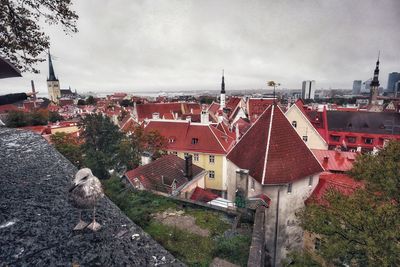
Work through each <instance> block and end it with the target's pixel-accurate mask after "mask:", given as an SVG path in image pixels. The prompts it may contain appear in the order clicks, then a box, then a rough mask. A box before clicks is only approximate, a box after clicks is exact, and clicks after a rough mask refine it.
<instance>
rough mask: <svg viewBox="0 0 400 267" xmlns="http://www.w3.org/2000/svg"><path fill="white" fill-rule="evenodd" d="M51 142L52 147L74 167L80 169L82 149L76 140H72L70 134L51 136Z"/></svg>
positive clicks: (61, 133)
mask: <svg viewBox="0 0 400 267" xmlns="http://www.w3.org/2000/svg"><path fill="white" fill-rule="evenodd" d="M50 139H51V142H52V143H53V145H54V147H55V148H56V149H57V150H58V151H59V152H60V153H61V154H62V155H63V156H64V157H66V158H67V159H68V160H69V161H71V162H72V164H74V165H75V166H76V167H78V168H80V167H82V163H83V158H82V149H81V146H80V145H79V142H78V140H76V139H75V138H73V137H72V136H71V135H70V134H67V133H63V132H59V133H55V134H53V135H52V136H51V137H50Z"/></svg>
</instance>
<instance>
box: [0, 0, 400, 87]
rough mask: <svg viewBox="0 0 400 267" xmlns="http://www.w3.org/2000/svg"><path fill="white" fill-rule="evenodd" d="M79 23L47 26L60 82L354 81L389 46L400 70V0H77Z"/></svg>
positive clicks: (384, 60)
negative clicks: (67, 27)
mask: <svg viewBox="0 0 400 267" xmlns="http://www.w3.org/2000/svg"><path fill="white" fill-rule="evenodd" d="M73 9H74V10H76V12H77V13H78V15H79V17H80V18H79V21H78V28H79V33H78V34H75V35H72V36H66V35H64V33H63V32H62V30H61V28H58V27H56V26H52V27H50V26H49V27H46V28H45V31H46V32H47V33H48V34H49V35H50V37H51V53H52V54H54V57H55V58H54V61H53V62H54V68H55V72H56V75H57V76H58V78H59V80H60V84H61V88H68V87H69V86H71V88H73V89H75V88H76V89H77V90H78V92H84V91H89V90H91V91H95V92H102V91H103V92H104V91H133V92H135V91H147V90H148V91H159V90H165V91H169V90H191V89H196V90H213V89H219V86H220V76H221V70H222V69H225V79H226V89H227V90H229V89H245V88H263V87H265V84H266V81H268V80H276V81H278V82H280V83H281V84H282V87H284V88H300V87H301V82H302V81H303V80H309V79H313V80H316V84H317V88H321V87H323V88H329V87H332V88H351V86H352V82H353V80H355V79H361V80H366V79H368V78H370V77H371V76H372V73H373V69H374V67H375V66H374V65H375V61H376V58H377V54H378V50H381V73H380V81H381V85H382V86H384V87H385V88H386V85H387V76H388V73H389V72H393V71H398V72H400V31H399V29H400V1H399V0H391V1H390V0H387V1H383V0H382V1H378V0H341V1H338V0H335V1H326V0H320V1H317V0H315V1H312V0H303V1H300V0H287V1H282V0H280V1H276V0H262V1H250V0H243V1H236V0H227V1H220V0H196V1H189V0H179V1H175V0H168V1H165V0H159V1H140V0H136V1H131V0H113V1H106V0H84V1H74V6H73ZM38 67H39V69H40V70H41V73H40V74H30V73H24V74H23V75H24V78H12V79H3V80H0V93H7V92H18V91H26V90H28V89H29V88H30V80H31V79H33V80H34V81H35V84H36V87H37V90H38V91H40V92H41V93H46V92H47V87H46V79H47V76H48V65H47V62H43V63H41V64H40V65H38Z"/></svg>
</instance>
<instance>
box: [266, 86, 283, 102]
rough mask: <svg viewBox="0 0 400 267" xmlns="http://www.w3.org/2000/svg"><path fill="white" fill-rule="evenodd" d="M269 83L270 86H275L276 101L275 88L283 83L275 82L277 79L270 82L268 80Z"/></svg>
mask: <svg viewBox="0 0 400 267" xmlns="http://www.w3.org/2000/svg"><path fill="white" fill-rule="evenodd" d="M267 85H268V86H269V87H274V102H275V89H276V87H277V86H280V85H281V84H280V83H277V82H275V81H268V82H267Z"/></svg>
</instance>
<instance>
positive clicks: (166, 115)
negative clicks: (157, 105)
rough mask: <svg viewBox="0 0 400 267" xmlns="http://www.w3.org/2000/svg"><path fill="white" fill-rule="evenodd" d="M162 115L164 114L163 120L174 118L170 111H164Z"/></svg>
mask: <svg viewBox="0 0 400 267" xmlns="http://www.w3.org/2000/svg"><path fill="white" fill-rule="evenodd" d="M163 116H164V117H163V119H164V120H174V119H175V118H174V114H172V113H165V114H164V115H163Z"/></svg>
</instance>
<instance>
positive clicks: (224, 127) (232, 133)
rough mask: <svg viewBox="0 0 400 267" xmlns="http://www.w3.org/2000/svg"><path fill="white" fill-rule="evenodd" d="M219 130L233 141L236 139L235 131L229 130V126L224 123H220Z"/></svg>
mask: <svg viewBox="0 0 400 267" xmlns="http://www.w3.org/2000/svg"><path fill="white" fill-rule="evenodd" d="M216 127H217V129H218V130H220V131H221V132H224V133H225V134H226V135H229V136H230V137H232V138H233V139H235V138H236V133H235V131H234V129H229V126H227V125H226V124H225V123H224V122H220V123H218V124H217V125H216Z"/></svg>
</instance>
